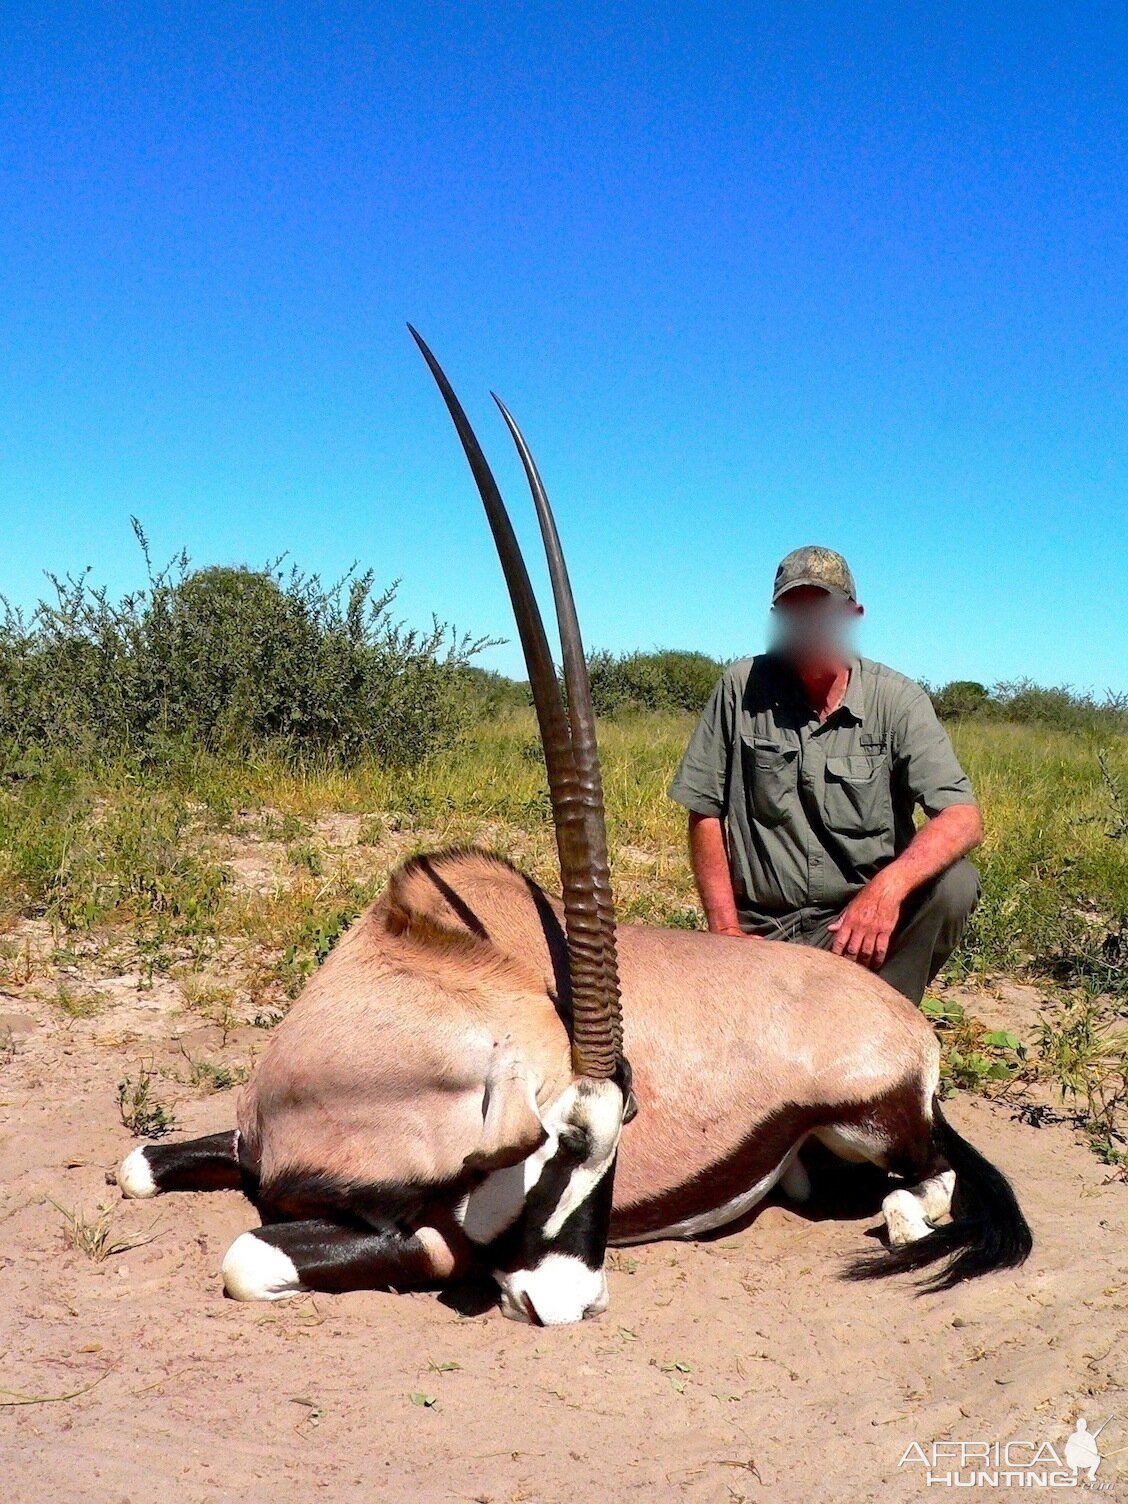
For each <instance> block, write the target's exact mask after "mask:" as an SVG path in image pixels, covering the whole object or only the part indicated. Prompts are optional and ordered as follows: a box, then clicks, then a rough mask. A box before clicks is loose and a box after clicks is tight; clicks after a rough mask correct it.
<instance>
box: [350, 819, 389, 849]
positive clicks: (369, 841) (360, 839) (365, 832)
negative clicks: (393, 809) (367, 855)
mask: <svg viewBox="0 0 1128 1504" xmlns="http://www.w3.org/2000/svg"><path fill="white" fill-rule="evenodd" d="M387 830H388V827H387V823H386V822H385V820H384V817H383V816H382V815H365V817H364V818H363V820H361V822H360V829H359V830H358V831H357V833H356V843H357V845H358V846H379V844H380V842H381V841H382V840H383V839H384V837H385V835H386V834H387Z"/></svg>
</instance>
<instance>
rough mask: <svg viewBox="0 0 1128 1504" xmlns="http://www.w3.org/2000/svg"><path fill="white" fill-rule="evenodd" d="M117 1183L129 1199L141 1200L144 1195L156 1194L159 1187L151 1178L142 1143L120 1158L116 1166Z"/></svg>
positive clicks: (150, 1170) (151, 1171) (150, 1168)
mask: <svg viewBox="0 0 1128 1504" xmlns="http://www.w3.org/2000/svg"><path fill="white" fill-rule="evenodd" d="M117 1183H118V1189H119V1190H120V1191H121V1193H122V1195H123V1196H125V1197H127V1198H128V1199H129V1200H130V1201H143V1200H145V1199H146V1197H148V1196H155V1195H156V1194H157V1192H158V1190H159V1189H160V1187H159V1186H158V1185H157V1182H156V1181H155V1180H154V1179H153V1170H152V1166H151V1165H150V1164H149V1160H148V1156H147V1155H146V1153H145V1149H144V1145H142V1147H141V1148H139V1149H134V1150H132V1152H131V1153H129V1154H127V1155H126V1156H125V1158H124V1159H123V1160H122V1162H121V1164H120V1165H119V1166H118V1172H117Z"/></svg>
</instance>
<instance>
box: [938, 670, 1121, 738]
mask: <svg viewBox="0 0 1128 1504" xmlns="http://www.w3.org/2000/svg"><path fill="white" fill-rule="evenodd" d="M924 688H925V689H926V690H927V692H928V694H929V696H930V698H931V700H932V703H933V705H934V706H935V708H936V714H937V715H938V716H939V717H940V718H941V720H945V721H961V720H968V719H970V718H972V717H975V718H976V719H977V720H992V721H1013V722H1015V723H1016V724H1018V725H1023V726H1046V727H1052V728H1054V729H1056V730H1058V731H1082V732H1088V733H1090V734H1091V735H1094V736H1118V735H1121V734H1123V733H1124V732H1126V731H1128V695H1126V694H1117V693H1115V692H1114V691H1112V690H1110V691H1109V693H1108V694H1107V695H1106V696H1105V697H1104V699H1103V700H1098V699H1097V698H1096V696H1094V695H1092V694H1090V693H1088V692H1084V693H1081V692H1078V691H1077V690H1075V689H1072V688H1070V686H1069V685H1067V684H1064V685H1057V686H1056V687H1053V688H1050V689H1046V688H1044V687H1043V686H1041V685H1039V684H1035V683H1034V682H1033V680H1031V679H1012V680H1006V681H1003V682H1001V683H998V684H996V685H995V687H994V688H993V689H991V690H988V688H987V687H986V685H984V684H980V683H978V682H977V681H976V680H974V679H953V680H952V681H951V682H950V683H949V684H945V685H943V686H942V687H941V688H940V689H933V688H932V687H931V686H930V685H928V684H925V685H924Z"/></svg>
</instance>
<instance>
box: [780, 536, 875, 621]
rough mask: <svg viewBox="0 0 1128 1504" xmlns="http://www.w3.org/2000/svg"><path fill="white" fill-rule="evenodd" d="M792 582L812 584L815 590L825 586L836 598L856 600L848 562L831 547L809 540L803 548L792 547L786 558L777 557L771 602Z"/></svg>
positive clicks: (785, 591)
mask: <svg viewBox="0 0 1128 1504" xmlns="http://www.w3.org/2000/svg"><path fill="white" fill-rule="evenodd" d="M796 585H814V586H815V588H816V589H817V590H825V591H826V592H827V593H828V594H829V595H833V596H836V597H837V598H838V599H839V600H843V601H854V602H855V604H856V603H857V599H858V593H857V590H856V588H855V586H854V576H853V575H852V574H851V573H850V566H849V564H847V562H846V560H845V559H844V558H843V557H842V555H841V554H836V553H835V552H834V550H833V549H832V548H818V547H816V546H815V545H814V544H809V545H808V546H807V547H806V548H793V549H792V550H791V552H790V553H789V554H788V555H787V557H786V558H784V559H781V560H780V563H779V568H778V569H777V570H776V574H775V584H774V585H773V586H772V605H773V606H774V605H775V603H776V602H777V601H778V600H779V598H780V596H781V595H786V593H787V592H788V591H789V590H794V589H795V587H796Z"/></svg>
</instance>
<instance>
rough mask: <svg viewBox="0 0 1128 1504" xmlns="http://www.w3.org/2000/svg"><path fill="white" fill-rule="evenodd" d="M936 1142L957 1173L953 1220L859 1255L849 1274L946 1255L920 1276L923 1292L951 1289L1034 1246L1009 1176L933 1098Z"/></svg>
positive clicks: (918, 1265) (889, 1270)
mask: <svg viewBox="0 0 1128 1504" xmlns="http://www.w3.org/2000/svg"><path fill="white" fill-rule="evenodd" d="M932 1143H933V1146H934V1148H935V1149H936V1150H938V1152H939V1153H940V1154H942V1155H943V1156H944V1158H945V1159H946V1160H947V1162H948V1164H949V1166H950V1167H951V1169H953V1170H954V1171H955V1174H956V1185H955V1190H954V1192H953V1195H952V1221H951V1222H949V1223H945V1224H943V1225H942V1226H941V1227H937V1228H936V1229H935V1230H934V1231H933V1232H930V1233H929V1234H928V1236H927V1237H925V1238H920V1239H918V1241H916V1242H915V1243H905V1244H903V1245H902V1246H900V1247H898V1248H893V1249H890V1250H889V1251H888V1252H882V1253H879V1254H868V1255H866V1256H864V1257H862V1258H859V1259H856V1260H855V1261H854V1262H853V1263H852V1264H850V1265H849V1266H848V1268H847V1270H846V1278H847V1279H880V1278H881V1277H882V1276H884V1275H887V1274H902V1273H905V1272H908V1271H911V1270H914V1269H923V1268H924V1267H925V1266H926V1265H928V1264H932V1263H935V1262H936V1260H937V1259H944V1258H946V1259H948V1263H947V1264H945V1265H944V1267H943V1268H942V1269H939V1270H937V1271H935V1272H934V1273H933V1274H932V1275H931V1276H930V1277H929V1278H927V1279H924V1280H921V1281H920V1286H921V1294H924V1293H926V1292H929V1291H935V1290H950V1289H951V1288H952V1286H953V1285H958V1284H959V1283H960V1282H961V1281H962V1280H965V1279H976V1278H977V1277H978V1276H979V1275H981V1274H989V1273H990V1272H991V1270H992V1269H1014V1268H1017V1266H1018V1265H1019V1264H1021V1263H1024V1262H1025V1260H1026V1258H1027V1257H1028V1255H1029V1253H1030V1250H1031V1249H1032V1248H1033V1246H1034V1238H1033V1234H1032V1233H1031V1231H1030V1227H1029V1225H1028V1223H1027V1221H1026V1218H1025V1217H1024V1216H1023V1215H1022V1209H1021V1207H1020V1206H1019V1204H1018V1200H1017V1198H1016V1196H1015V1194H1014V1191H1013V1190H1012V1189H1011V1184H1010V1181H1009V1180H1008V1179H1007V1178H1006V1176H1005V1175H1004V1174H1003V1173H1002V1171H1001V1170H997V1169H996V1168H995V1166H994V1165H993V1164H992V1163H991V1162H990V1160H988V1159H985V1158H984V1157H983V1155H982V1154H980V1152H979V1150H978V1149H976V1148H974V1147H973V1146H972V1145H971V1144H969V1143H968V1141H967V1139H966V1138H962V1137H961V1136H960V1135H959V1134H958V1133H957V1132H956V1130H955V1129H954V1128H953V1127H952V1125H951V1123H949V1122H948V1120H947V1119H946V1118H945V1116H944V1114H943V1113H942V1112H941V1111H940V1102H939V1100H938V1099H937V1098H936V1097H933V1099H932Z"/></svg>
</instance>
